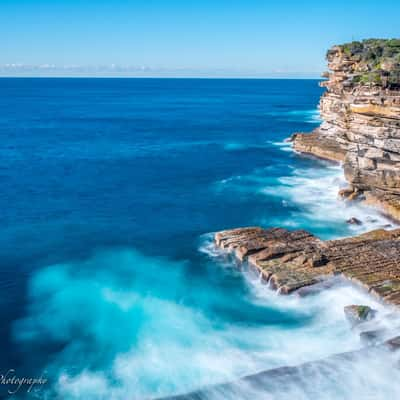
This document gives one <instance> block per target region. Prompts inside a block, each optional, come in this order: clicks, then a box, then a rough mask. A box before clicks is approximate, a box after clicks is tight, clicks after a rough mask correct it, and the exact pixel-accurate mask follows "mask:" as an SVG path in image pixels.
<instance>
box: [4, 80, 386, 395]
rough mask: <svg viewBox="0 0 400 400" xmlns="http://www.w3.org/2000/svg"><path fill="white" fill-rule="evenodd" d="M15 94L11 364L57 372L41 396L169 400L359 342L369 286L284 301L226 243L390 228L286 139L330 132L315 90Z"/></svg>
mask: <svg viewBox="0 0 400 400" xmlns="http://www.w3.org/2000/svg"><path fill="white" fill-rule="evenodd" d="M0 87H1V92H0V93H1V95H0V105H1V108H2V110H3V113H2V114H1V115H0V135H1V139H2V141H1V142H2V146H1V148H0V176H1V181H2V191H1V193H0V205H1V209H2V214H1V221H2V230H1V233H0V257H1V258H0V259H1V261H2V262H1V268H2V271H1V272H2V274H1V280H0V284H1V290H2V297H1V302H0V312H1V317H2V321H3V323H2V326H1V332H0V333H1V339H2V340H1V346H2V349H1V353H2V359H1V361H0V365H1V369H2V371H6V370H7V369H9V368H13V369H15V370H16V371H17V372H18V373H19V375H23V374H25V375H27V376H32V375H34V376H36V375H39V374H40V373H44V374H45V375H46V376H47V377H48V383H47V384H46V385H45V386H44V387H41V388H39V389H40V390H38V391H37V392H36V396H37V397H38V398H62V399H91V398H93V399H127V398H132V399H143V398H145V399H147V398H154V397H157V396H166V395H172V394H176V393H183V392H187V391H191V390H194V389H196V388H199V387H202V386H203V385H209V384H214V383H219V382H225V381H230V380H235V379H236V378H238V377H241V376H243V375H248V374H252V373H255V372H258V371H261V370H266V369H269V368H275V367H278V366H282V365H295V364H298V363H301V362H305V361H310V360H315V359H318V358H321V357H324V356H326V355H329V354H333V353H336V352H338V351H340V352H342V351H346V350H352V349H355V348H358V347H359V346H360V343H359V340H358V336H357V335H356V334H352V333H351V332H350V329H349V327H348V325H347V323H346V321H345V320H344V316H343V306H344V305H347V304H349V303H354V302H355V303H357V302H363V303H369V304H373V302H372V300H371V299H368V298H366V297H365V295H364V294H363V293H361V292H358V291H357V290H355V289H354V288H350V287H347V286H342V285H339V286H338V287H335V288H334V289H332V290H329V291H326V292H325V293H323V294H321V295H318V296H316V297H311V298H307V299H298V298H295V297H290V298H287V297H281V296H278V295H276V293H274V292H272V291H270V290H269V289H268V288H267V287H266V286H265V285H261V283H260V282H259V280H258V277H256V276H253V275H252V274H251V273H250V272H248V271H243V270H240V269H239V268H237V266H236V265H235V264H234V263H233V262H232V260H230V259H227V258H226V257H225V256H223V255H221V254H219V253H218V252H216V251H215V249H214V248H213V246H212V232H213V231H217V230H222V229H226V228H230V227H237V226H245V225H255V224H259V225H262V226H264V227H269V226H284V227H287V228H304V229H309V230H311V231H312V232H314V233H315V234H317V235H319V236H321V237H323V238H331V237H338V236H346V235H350V234H353V233H356V232H361V231H363V230H367V229H370V228H374V227H379V226H382V225H384V224H386V223H387V221H386V220H385V219H384V218H383V217H382V216H380V215H379V214H378V213H377V212H376V211H374V210H370V209H367V208H362V207H360V206H355V205H352V206H345V205H344V204H343V203H342V202H340V201H338V200H337V198H336V193H337V190H338V188H339V187H340V186H341V185H343V184H344V182H343V177H342V172H341V169H340V168H339V167H338V166H334V165H330V164H326V163H323V162H318V161H315V160H312V159H308V158H305V157H301V156H299V155H296V154H295V153H293V152H292V151H291V149H290V148H289V146H288V144H287V143H285V142H284V139H285V138H287V137H288V136H289V135H290V134H291V133H293V132H296V131H309V130H312V129H313V128H314V127H316V126H317V125H318V123H319V119H318V111H317V103H318V99H319V96H320V95H321V89H320V88H319V87H318V84H317V81H315V80H191V79H183V80H174V79H171V80H169V79H167V80H158V79H143V80H142V79H130V80H124V79H1V80H0ZM351 216H356V217H358V218H360V219H362V220H363V221H364V225H362V226H361V227H351V226H348V225H347V224H346V222H345V221H346V219H348V218H350V217H351ZM371 302H372V303H371ZM373 305H374V306H375V307H377V308H381V306H380V305H378V304H373ZM387 376H389V375H387ZM379 382H380V381H379ZM333 387H334V386H333ZM356 387H358V386H357V385H356ZM3 389H4V388H3V387H1V388H0V390H3ZM349 393H353V392H351V391H350V392H349ZM18 394H19V395H20V396H21V397H23V396H25V395H26V394H23V392H22V390H21V392H19V393H18ZM299 396H300V395H299ZM299 398H301V397H299ZM304 398H307V397H304ZM320 398H322V397H320ZM349 398H351V397H349Z"/></svg>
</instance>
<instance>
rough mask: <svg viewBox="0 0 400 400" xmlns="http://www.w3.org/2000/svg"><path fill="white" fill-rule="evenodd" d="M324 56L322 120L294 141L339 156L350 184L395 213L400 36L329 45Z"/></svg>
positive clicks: (398, 208) (399, 197)
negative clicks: (397, 37) (324, 90)
mask: <svg viewBox="0 0 400 400" xmlns="http://www.w3.org/2000/svg"><path fill="white" fill-rule="evenodd" d="M327 61H328V67H329V72H326V73H324V75H323V76H324V77H325V78H327V80H325V81H323V82H321V86H323V87H325V88H326V92H325V93H324V94H323V96H322V97H321V100H320V113H321V118H322V120H323V122H322V124H321V125H320V126H319V127H318V128H317V129H315V130H314V131H313V132H312V133H311V134H304V133H297V134H294V135H293V137H292V138H293V147H294V149H295V150H297V151H299V152H302V153H308V154H312V155H315V156H318V157H322V158H325V159H330V160H334V161H340V162H343V167H344V173H345V177H346V179H347V181H348V182H349V183H350V185H351V189H352V190H354V191H355V192H357V193H363V194H364V196H365V198H366V200H367V202H369V203H373V204H376V205H379V206H381V207H383V208H384V209H385V211H386V212H388V213H389V214H390V215H392V216H393V217H395V218H396V219H400V39H390V40H385V39H368V40H364V41H362V42H352V43H347V44H344V45H339V46H333V47H332V48H331V49H330V50H329V51H328V53H327Z"/></svg>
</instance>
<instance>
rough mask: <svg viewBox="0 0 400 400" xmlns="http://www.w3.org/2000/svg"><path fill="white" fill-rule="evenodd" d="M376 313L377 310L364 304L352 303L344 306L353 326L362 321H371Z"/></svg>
mask: <svg viewBox="0 0 400 400" xmlns="http://www.w3.org/2000/svg"><path fill="white" fill-rule="evenodd" d="M376 313H377V311H376V310H373V309H372V308H371V307H369V306H364V305H350V306H346V307H345V308H344V314H345V315H346V318H347V320H348V321H349V322H350V324H351V325H352V326H353V327H354V326H356V325H358V324H361V323H362V322H365V321H370V320H371V319H373V318H374V317H375V315H376Z"/></svg>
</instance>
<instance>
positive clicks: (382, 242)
mask: <svg viewBox="0 0 400 400" xmlns="http://www.w3.org/2000/svg"><path fill="white" fill-rule="evenodd" d="M215 244H216V246H218V247H219V248H221V249H224V250H225V251H227V252H229V253H231V254H234V255H235V257H236V258H238V259H239V260H240V261H244V260H247V261H248V263H249V264H250V265H252V266H253V267H254V268H256V270H257V271H258V272H259V273H260V275H261V277H262V279H263V280H264V281H265V282H268V283H269V284H270V286H271V287H272V288H274V289H276V290H278V291H279V292H280V293H282V294H289V293H292V292H294V291H298V290H299V289H301V288H305V287H308V286H311V285H315V284H318V283H319V282H321V281H322V280H323V279H324V278H325V277H327V276H333V275H341V276H343V277H345V278H347V279H349V280H351V281H352V282H355V283H357V284H359V285H361V286H363V287H364V288H365V289H367V290H368V291H369V292H370V293H372V294H374V295H376V296H377V297H379V298H380V299H383V300H384V301H385V302H387V303H390V304H395V305H400V229H395V230H391V231H386V230H384V229H379V230H375V231H371V232H368V233H364V234H362V235H359V236H355V237H351V238H345V239H338V240H328V241H322V240H320V239H318V238H317V237H315V236H314V235H312V234H310V233H308V232H306V231H304V230H297V231H288V230H286V229H282V228H272V229H262V228H260V227H249V228H239V229H233V230H226V231H222V232H218V233H216V234H215Z"/></svg>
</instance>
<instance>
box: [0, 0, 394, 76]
mask: <svg viewBox="0 0 400 400" xmlns="http://www.w3.org/2000/svg"><path fill="white" fill-rule="evenodd" d="M371 37H375V38H376V37H384V38H392V37H400V0H373V1H371V0H335V1H329V2H328V1H321V0H297V1H294V0H292V1H288V0H286V1H285V0H275V1H267V0H264V1H262V0H198V1H192V0H143V1H139V0H108V1H105V0H80V1H78V0H68V1H67V0H65V1H62V0H0V75H3V76H4V75H16V76H23V75H33V76H46V75H49V76H51V75H66V76H69V75H89V76H90V75H93V76H102V75H104V76H177V77H179V76H211V77H212V76H227V77H229V76H244V77H274V76H278V77H318V76H319V74H320V73H321V72H322V71H323V70H325V59H324V57H325V53H326V50H327V49H328V48H329V47H330V46H332V45H333V44H338V43H344V42H348V41H352V40H360V39H363V38H371Z"/></svg>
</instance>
